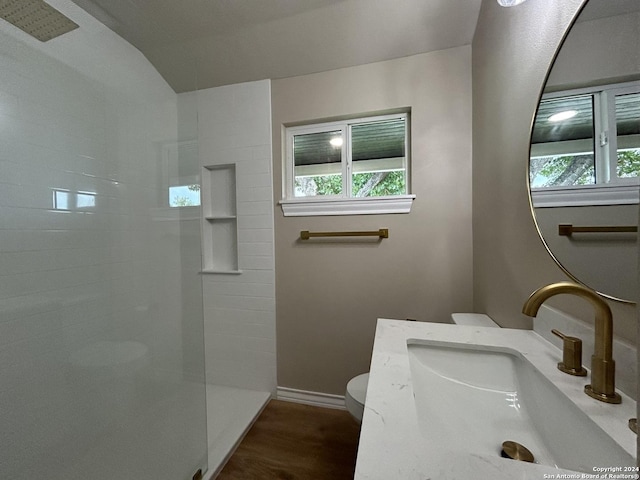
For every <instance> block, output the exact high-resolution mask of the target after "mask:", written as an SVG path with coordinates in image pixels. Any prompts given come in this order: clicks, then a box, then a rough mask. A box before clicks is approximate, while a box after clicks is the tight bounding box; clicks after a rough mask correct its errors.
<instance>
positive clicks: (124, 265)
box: [0, 0, 206, 480]
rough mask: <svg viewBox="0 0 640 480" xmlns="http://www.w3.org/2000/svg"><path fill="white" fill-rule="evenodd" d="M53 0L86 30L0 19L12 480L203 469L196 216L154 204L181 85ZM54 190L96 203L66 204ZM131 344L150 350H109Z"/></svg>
mask: <svg viewBox="0 0 640 480" xmlns="http://www.w3.org/2000/svg"><path fill="white" fill-rule="evenodd" d="M55 3H56V5H57V6H58V7H59V8H62V7H67V9H68V11H69V12H72V13H74V12H75V13H77V14H78V16H77V17H74V18H73V19H74V20H75V21H77V22H78V23H79V24H80V29H79V30H77V31H74V32H71V33H69V34H67V35H65V36H63V37H60V38H59V39H55V40H52V41H51V42H47V43H46V44H41V43H40V42H38V41H36V40H34V39H31V38H30V37H28V36H27V35H25V34H23V33H22V32H20V31H18V30H16V29H15V28H14V27H12V26H10V25H9V24H7V23H6V22H0V406H1V407H0V452H1V453H0V478H3V479H4V478H7V479H9V478H11V479H26V478H34V477H37V476H41V475H42V474H43V472H46V474H45V475H46V476H47V477H48V478H52V479H65V480H76V479H84V478H86V476H87V472H88V471H91V474H90V475H91V477H92V478H95V479H98V480H100V479H105V480H107V479H108V480H113V479H114V478H134V477H135V478H142V479H144V478H148V479H157V478H191V475H192V474H193V471H194V470H195V469H193V470H191V467H192V466H194V465H195V464H197V463H198V462H200V461H201V459H202V457H203V456H204V452H206V438H205V427H206V426H205V424H206V421H205V411H204V408H205V403H204V386H202V388H201V389H200V390H198V389H197V388H195V389H194V388H192V386H193V384H192V383H189V382H187V381H186V379H188V378H189V377H188V375H190V374H191V375H196V376H197V375H200V377H201V378H202V377H203V372H202V366H200V369H199V371H198V369H197V365H196V366H194V365H189V366H188V368H187V366H186V365H185V363H186V360H185V359H186V358H189V356H190V355H193V352H197V351H198V349H199V347H198V345H199V343H198V342H201V339H202V328H201V323H200V322H201V298H200V295H201V290H200V282H199V276H198V275H197V271H196V269H197V268H199V265H198V264H199V259H200V248H199V228H198V225H197V224H196V225H195V230H194V229H192V230H191V231H186V230H185V228H184V226H183V225H181V223H182V222H175V221H174V222H158V221H155V217H154V215H153V213H154V212H156V211H157V210H158V209H162V208H164V207H166V204H165V199H166V185H165V184H164V182H163V164H162V162H161V158H160V157H159V152H160V147H161V146H162V145H163V144H165V143H170V142H175V141H176V140H177V139H178V138H177V114H178V111H177V96H176V95H175V93H174V92H173V91H172V90H171V89H170V88H169V87H168V86H167V85H166V83H164V82H163V81H162V79H161V78H160V76H159V75H158V74H157V72H155V70H154V69H153V68H151V66H150V65H149V64H148V62H146V60H144V58H143V57H142V56H141V55H140V53H139V52H138V51H137V50H135V49H134V48H133V47H131V46H130V45H128V44H126V42H124V41H123V40H121V39H119V38H118V37H117V36H115V35H114V34H112V33H111V32H110V31H109V30H108V29H106V27H104V26H102V25H100V24H99V23H98V22H96V21H95V20H92V19H91V18H89V17H88V16H87V15H86V14H85V13H84V12H82V11H79V9H78V8H77V7H76V6H75V5H73V4H72V3H71V2H70V1H68V0H55ZM67 14H69V13H68V12H67ZM94 33H95V35H94ZM76 60H77V61H78V62H79V63H78V64H75V63H74V62H75V61H76ZM92 65H93V66H94V67H95V69H94V70H92ZM107 70H108V72H107ZM96 71H99V72H100V73H96ZM103 74H104V75H103ZM102 77H104V80H102V79H101V78H102ZM194 116H195V113H194ZM196 134H197V132H195V131H193V132H192V136H193V137H195V135H196ZM55 189H60V190H65V191H69V192H71V194H72V195H77V192H91V193H90V196H91V197H92V198H94V199H95V206H93V207H90V208H84V209H80V208H71V209H69V210H64V211H61V210H55V209H54V205H53V198H54V190H55ZM193 237H195V239H196V240H195V241H194V240H193ZM189 242H190V243H189ZM185 243H186V244H190V245H192V248H191V251H185V250H182V249H181V247H182V246H183V245H184V244H185ZM194 258H195V261H194V260H193V259H194ZM194 285H195V286H194ZM198 323H200V327H198ZM194 328H195V329H196V331H195V334H194V333H193V329H194ZM198 328H200V330H199V331H198V330H197V329H198ZM193 339H196V340H195V341H194V340H193ZM109 342H112V343H109ZM124 342H135V344H136V345H138V346H139V347H141V348H142V349H143V351H144V352H146V355H142V356H140V357H137V358H136V359H135V360H134V361H132V362H130V363H121V361H122V358H123V357H122V355H118V354H116V353H115V350H113V351H111V350H110V351H107V353H106V355H102V356H100V355H99V347H100V346H105V345H123V344H124ZM200 351H201V348H200ZM98 359H102V360H104V361H103V362H102V363H100V362H97V360H98ZM105 362H106V363H105ZM176 379H177V380H176ZM187 385H188V387H187ZM187 388H188V389H189V392H188V395H185V398H189V399H191V400H192V403H190V404H189V407H188V409H189V415H188V418H184V419H182V418H181V415H183V414H182V413H180V412H181V411H184V410H185V404H184V403H183V404H182V406H181V409H182V410H180V409H175V408H174V402H173V401H172V400H173V398H175V397H176V396H180V395H182V394H183V393H184V391H185V390H186V389H187ZM198 395H200V400H201V402H200V406H201V408H200V410H197V408H198V402H197V399H198ZM150 412H154V414H153V415H152V417H153V418H149V416H150ZM196 412H197V414H195V415H194V414H193V413H196ZM145 417H146V418H145ZM159 419H160V420H159ZM164 419H167V420H174V419H178V420H179V421H176V422H175V425H173V424H172V425H171V432H172V433H173V435H164V434H162V433H166V432H160V431H159V430H160V429H161V427H162V426H163V425H164ZM198 440H200V447H201V448H200V450H199V449H198ZM128 441H133V442H134V445H131V448H129V447H127V446H126V445H127V442H128ZM134 450H135V451H137V452H140V455H131V451H134ZM142 450H145V452H143V451H142ZM154 452H155V453H154ZM166 452H172V454H171V455H167V454H166ZM189 463H191V465H189ZM185 465H187V468H185ZM189 470H190V471H189ZM116 472H126V475H128V476H127V477H125V476H122V475H120V474H118V473H116Z"/></svg>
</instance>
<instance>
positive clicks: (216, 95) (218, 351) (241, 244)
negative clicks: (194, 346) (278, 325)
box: [184, 81, 276, 393]
mask: <svg viewBox="0 0 640 480" xmlns="http://www.w3.org/2000/svg"><path fill="white" fill-rule="evenodd" d="M192 96H193V94H187V95H185V96H184V101H186V102H189V101H193V98H192ZM197 103H198V131H199V133H198V140H199V150H200V163H201V165H202V166H204V165H217V164H229V163H235V165H236V175H237V178H236V181H237V214H238V265H239V269H240V270H242V274H240V275H220V274H213V275H203V290H204V318H205V358H206V376H207V382H208V383H212V384H217V385H225V386H231V387H239V388H246V389H251V390H261V391H266V392H273V393H275V389H276V348H275V347H276V333H275V270H274V268H275V266H274V253H273V249H274V245H273V186H272V176H271V92H270V82H269V81H260V82H250V83H244V84H239V85H231V86H225V87H218V88H212V89H207V90H200V91H198V92H197Z"/></svg>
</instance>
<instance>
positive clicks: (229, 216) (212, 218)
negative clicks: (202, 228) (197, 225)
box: [204, 215, 238, 222]
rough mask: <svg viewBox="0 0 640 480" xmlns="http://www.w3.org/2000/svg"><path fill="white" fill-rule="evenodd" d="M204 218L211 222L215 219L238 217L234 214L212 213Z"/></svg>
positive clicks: (233, 218)
mask: <svg viewBox="0 0 640 480" xmlns="http://www.w3.org/2000/svg"><path fill="white" fill-rule="evenodd" d="M204 218H205V220H209V221H211V222H215V221H217V220H235V219H236V218H238V217H237V216H236V215H214V216H211V217H204Z"/></svg>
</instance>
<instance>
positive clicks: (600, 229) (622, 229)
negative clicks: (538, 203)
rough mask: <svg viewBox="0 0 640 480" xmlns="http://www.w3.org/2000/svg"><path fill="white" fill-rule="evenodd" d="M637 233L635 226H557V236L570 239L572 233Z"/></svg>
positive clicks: (565, 224) (562, 224)
mask: <svg viewBox="0 0 640 480" xmlns="http://www.w3.org/2000/svg"><path fill="white" fill-rule="evenodd" d="M637 231H638V227H636V226H619V227H618V226H597V227H596V226H593V227H574V226H573V225H572V224H570V223H561V224H560V225H558V235H560V236H563V237H570V236H571V234H573V233H635V232H637Z"/></svg>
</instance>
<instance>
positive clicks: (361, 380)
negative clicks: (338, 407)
mask: <svg viewBox="0 0 640 480" xmlns="http://www.w3.org/2000/svg"><path fill="white" fill-rule="evenodd" d="M368 384H369V373H363V374H361V375H358V376H357V377H353V378H352V379H351V380H349V383H347V391H346V393H345V395H344V403H345V405H346V406H347V410H348V411H349V413H350V414H351V416H352V417H353V418H355V419H356V421H357V422H358V423H362V414H363V413H364V400H365V397H366V396H367V385H368Z"/></svg>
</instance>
